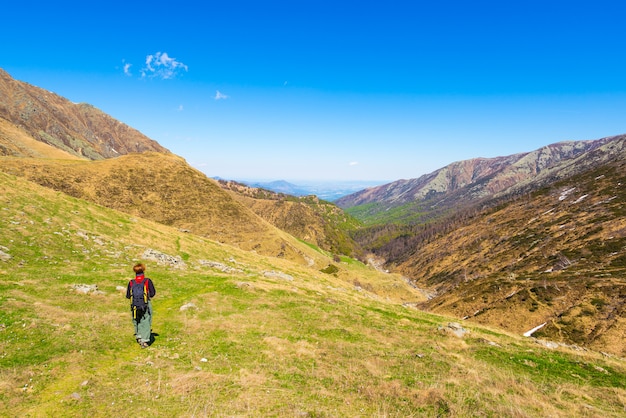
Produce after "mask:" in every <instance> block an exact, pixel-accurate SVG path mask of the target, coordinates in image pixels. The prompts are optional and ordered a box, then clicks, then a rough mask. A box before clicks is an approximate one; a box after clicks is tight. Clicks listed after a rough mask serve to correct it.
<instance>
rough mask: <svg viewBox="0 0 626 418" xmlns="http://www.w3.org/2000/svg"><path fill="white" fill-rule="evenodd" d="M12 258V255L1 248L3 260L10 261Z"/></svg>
mask: <svg viewBox="0 0 626 418" xmlns="http://www.w3.org/2000/svg"><path fill="white" fill-rule="evenodd" d="M10 259H11V255H10V254H7V253H5V252H4V251H2V250H0V260H2V261H9V260H10Z"/></svg>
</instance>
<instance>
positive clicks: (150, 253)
mask: <svg viewBox="0 0 626 418" xmlns="http://www.w3.org/2000/svg"><path fill="white" fill-rule="evenodd" d="M143 258H145V259H146V260H152V261H156V262H157V263H158V264H166V265H169V266H172V267H177V268H181V269H184V268H187V265H186V264H185V262H184V261H183V259H182V258H181V257H179V256H176V257H174V256H172V255H168V254H164V253H162V252H160V251H157V250H153V249H150V248H149V249H147V250H146V251H144V252H143Z"/></svg>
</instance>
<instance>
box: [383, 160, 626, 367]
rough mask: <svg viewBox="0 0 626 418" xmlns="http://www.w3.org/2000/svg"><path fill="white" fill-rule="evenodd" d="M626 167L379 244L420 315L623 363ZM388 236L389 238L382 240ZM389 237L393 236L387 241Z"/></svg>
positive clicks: (619, 163) (608, 168)
mask: <svg viewBox="0 0 626 418" xmlns="http://www.w3.org/2000/svg"><path fill="white" fill-rule="evenodd" d="M625 177H626V163H625V162H624V160H621V159H618V160H616V161H614V162H613V163H610V164H605V165H603V166H602V167H601V168H598V169H594V170H591V171H587V172H585V173H584V174H579V175H576V176H572V177H570V178H568V179H566V180H561V181H558V182H555V183H553V184H551V185H550V186H549V187H545V188H543V189H540V190H537V191H535V192H532V193H528V194H525V195H523V196H519V197H517V198H515V199H513V200H510V199H507V200H504V201H502V202H500V204H499V205H498V206H495V207H493V208H490V209H487V210H485V211H474V212H473V213H465V214H464V216H461V215H463V214H457V216H455V217H449V218H448V219H447V220H446V222H440V223H434V224H431V225H429V226H425V227H415V228H413V229H412V231H410V232H408V233H405V234H404V235H402V234H399V233H398V232H396V236H397V237H396V238H394V239H391V240H389V241H388V242H386V243H382V244H381V245H380V247H379V250H378V252H379V255H380V256H382V257H384V258H385V259H386V260H388V262H389V264H390V266H388V267H389V268H391V269H393V270H395V271H398V272H402V273H403V274H405V275H406V276H407V277H410V278H411V280H412V282H413V283H415V284H416V285H417V286H419V287H422V288H424V289H428V290H429V292H430V293H431V299H430V300H429V301H428V303H426V304H424V305H422V307H423V308H426V309H429V310H434V311H436V312H445V313H448V314H453V315H456V316H459V317H464V318H467V319H471V320H472V321H473V322H478V323H482V324H489V325H492V326H497V327H502V328H505V329H508V330H510V331H513V332H516V333H523V332H526V331H528V330H530V329H532V328H534V327H536V326H541V325H543V328H541V329H540V330H539V331H537V334H536V335H537V336H543V337H546V338H549V339H551V340H554V341H560V342H563V343H568V344H577V345H582V346H585V347H593V348H595V349H597V350H602V351H607V352H611V353H614V354H617V355H620V356H624V355H626V340H625V339H624V335H625V333H626V322H625V320H624V318H626V310H625V309H626V280H625V279H624V277H625V276H626V263H625V260H626V221H625V217H624V215H625V212H624V208H625V202H626V193H625V191H624V187H623V181H624V178H625ZM383 235H384V234H383ZM387 236H388V235H387Z"/></svg>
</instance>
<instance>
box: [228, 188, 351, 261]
mask: <svg viewBox="0 0 626 418" xmlns="http://www.w3.org/2000/svg"><path fill="white" fill-rule="evenodd" d="M218 184H219V185H220V186H221V187H222V188H224V190H228V191H230V192H232V194H233V196H234V197H235V198H236V199H237V200H238V201H240V202H241V203H243V204H244V205H245V206H246V207H248V208H250V209H251V210H252V211H253V212H254V213H256V214H257V215H259V216H260V217H261V218H263V219H265V220H266V221H268V222H269V223H271V224H272V225H274V226H275V227H277V228H279V229H280V230H282V231H285V232H288V233H289V234H291V235H293V236H294V237H298V238H299V239H302V240H304V241H306V242H309V243H312V244H314V245H316V246H318V247H320V248H323V249H324V250H326V251H329V252H331V253H333V254H341V255H347V256H351V257H353V258H358V257H359V256H360V255H361V250H360V248H359V246H358V245H357V244H356V243H355V242H354V240H353V239H352V238H351V237H350V233H351V232H352V231H354V230H355V229H357V228H359V227H360V222H359V221H357V220H356V219H355V218H353V217H352V216H350V215H347V214H346V213H345V212H344V211H342V210H341V209H340V208H339V207H337V206H336V205H334V204H332V203H330V202H326V201H324V200H320V199H319V198H318V197H317V196H301V197H295V196H289V195H286V194H283V193H275V192H272V191H269V190H265V189H260V188H256V187H249V186H246V185H244V184H241V183H237V182H234V181H224V180H221V181H219V182H218Z"/></svg>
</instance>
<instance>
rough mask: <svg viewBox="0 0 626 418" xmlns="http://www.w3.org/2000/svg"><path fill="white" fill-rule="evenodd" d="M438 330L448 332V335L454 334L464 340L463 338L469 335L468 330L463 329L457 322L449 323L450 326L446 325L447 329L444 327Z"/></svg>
mask: <svg viewBox="0 0 626 418" xmlns="http://www.w3.org/2000/svg"><path fill="white" fill-rule="evenodd" d="M438 329H439V330H440V331H443V332H447V333H449V334H452V335H454V336H457V337H459V338H463V337H465V335H466V334H468V333H469V331H468V330H466V329H465V328H463V327H462V326H461V324H459V323H457V322H448V325H446V326H445V327H444V326H440V327H439V328H438Z"/></svg>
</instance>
